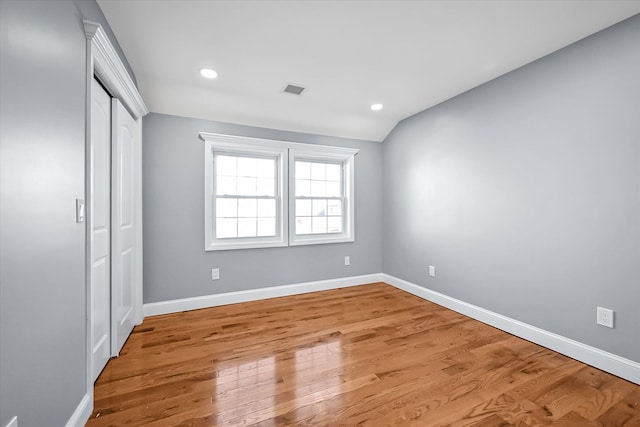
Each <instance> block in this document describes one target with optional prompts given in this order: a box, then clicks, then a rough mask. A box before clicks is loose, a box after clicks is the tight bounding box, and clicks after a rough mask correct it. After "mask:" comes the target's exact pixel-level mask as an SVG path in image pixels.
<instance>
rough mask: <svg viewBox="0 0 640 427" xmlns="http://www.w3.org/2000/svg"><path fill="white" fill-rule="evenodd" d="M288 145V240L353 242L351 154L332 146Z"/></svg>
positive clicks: (304, 243)
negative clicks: (289, 225) (292, 146)
mask: <svg viewBox="0 0 640 427" xmlns="http://www.w3.org/2000/svg"><path fill="white" fill-rule="evenodd" d="M322 148H323V149H321V150H318V149H314V148H311V147H309V148H307V147H305V148H304V149H299V148H298V149H290V150H289V174H290V179H289V182H290V184H289V185H290V189H289V193H290V194H292V196H291V199H292V201H291V202H290V205H291V211H290V217H291V218H293V219H294V221H292V223H291V228H290V230H289V236H290V237H289V244H291V245H309V244H317V243H337V242H353V240H354V236H353V156H354V154H355V153H353V152H351V151H344V150H338V149H336V148H334V147H322Z"/></svg>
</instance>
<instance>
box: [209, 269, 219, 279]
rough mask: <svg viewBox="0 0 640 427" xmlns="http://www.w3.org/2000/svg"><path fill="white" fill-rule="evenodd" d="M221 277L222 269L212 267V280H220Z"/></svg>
mask: <svg viewBox="0 0 640 427" xmlns="http://www.w3.org/2000/svg"><path fill="white" fill-rule="evenodd" d="M219 278H220V269H219V268H212V269H211V280H218V279H219Z"/></svg>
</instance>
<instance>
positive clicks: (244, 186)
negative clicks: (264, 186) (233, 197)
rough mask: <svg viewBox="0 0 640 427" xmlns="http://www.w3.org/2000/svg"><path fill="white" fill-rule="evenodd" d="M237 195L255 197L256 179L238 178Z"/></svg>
mask: <svg viewBox="0 0 640 427" xmlns="http://www.w3.org/2000/svg"><path fill="white" fill-rule="evenodd" d="M238 195H241V196H255V195H256V178H247V177H239V178H238Z"/></svg>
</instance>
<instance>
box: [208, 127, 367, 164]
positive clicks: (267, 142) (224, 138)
mask: <svg viewBox="0 0 640 427" xmlns="http://www.w3.org/2000/svg"><path fill="white" fill-rule="evenodd" d="M198 136H199V137H200V139H201V140H202V141H204V142H208V143H210V144H212V145H213V146H214V147H219V148H231V149H234V150H237V148H238V144H242V145H244V146H246V147H250V146H253V147H254V148H257V149H262V150H264V149H267V150H268V149H269V148H271V149H273V148H279V149H291V150H296V151H304V152H305V155H308V156H310V157H313V156H314V155H315V156H318V157H322V158H327V152H326V151H328V150H330V151H332V152H334V153H339V154H340V155H338V156H336V158H342V157H343V156H355V155H356V154H358V152H359V151H360V150H359V149H357V148H347V147H337V146H334V145H321V144H308V143H304V142H289V141H280V140H277V139H265V138H254V137H250V136H238V135H223V134H220V133H210V132H200V133H199V134H198Z"/></svg>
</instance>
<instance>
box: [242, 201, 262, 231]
mask: <svg viewBox="0 0 640 427" xmlns="http://www.w3.org/2000/svg"><path fill="white" fill-rule="evenodd" d="M257 213H258V201H257V200H256V199H240V200H238V216H239V217H244V218H249V217H252V218H255V217H256V215H257ZM254 228H255V227H254Z"/></svg>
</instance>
